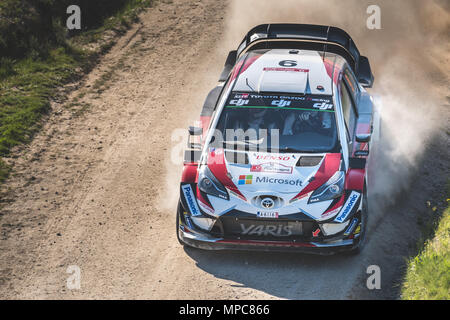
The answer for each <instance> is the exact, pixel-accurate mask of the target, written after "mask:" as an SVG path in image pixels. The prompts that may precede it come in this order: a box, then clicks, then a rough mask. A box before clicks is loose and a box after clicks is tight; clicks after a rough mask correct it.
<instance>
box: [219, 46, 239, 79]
mask: <svg viewBox="0 0 450 320" xmlns="http://www.w3.org/2000/svg"><path fill="white" fill-rule="evenodd" d="M236 59H237V51H236V50H233V51H230V52H229V53H228V57H227V60H226V61H225V67H224V68H223V71H222V73H221V74H220V78H219V82H224V81H227V78H228V75H229V74H230V72H231V69H233V67H234V64H235V63H236Z"/></svg>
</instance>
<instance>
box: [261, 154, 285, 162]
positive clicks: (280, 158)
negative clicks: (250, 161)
mask: <svg viewBox="0 0 450 320" xmlns="http://www.w3.org/2000/svg"><path fill="white" fill-rule="evenodd" d="M290 159H291V157H290V156H274V155H262V154H258V155H256V160H272V161H288V160H290Z"/></svg>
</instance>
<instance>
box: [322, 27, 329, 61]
mask: <svg viewBox="0 0 450 320" xmlns="http://www.w3.org/2000/svg"><path fill="white" fill-rule="evenodd" d="M329 33H330V26H328V28H327V41H326V42H325V45H324V46H323V54H322V60H324V61H325V53H326V52H327V45H328V35H329Z"/></svg>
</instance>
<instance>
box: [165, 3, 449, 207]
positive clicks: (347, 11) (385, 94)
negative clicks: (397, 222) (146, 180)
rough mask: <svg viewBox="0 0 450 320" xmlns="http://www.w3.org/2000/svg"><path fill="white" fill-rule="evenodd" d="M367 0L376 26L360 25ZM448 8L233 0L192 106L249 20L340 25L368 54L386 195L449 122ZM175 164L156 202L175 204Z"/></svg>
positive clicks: (380, 179)
mask: <svg viewBox="0 0 450 320" xmlns="http://www.w3.org/2000/svg"><path fill="white" fill-rule="evenodd" d="M369 5H378V6H379V7H380V9H381V29H380V30H369V29H368V28H367V27H366V22H367V19H368V17H369V14H368V13H367V8H368V6H369ZM449 8H450V1H448V0H443V1H439V0H427V1H421V0H409V1H408V0H404V1H391V0H383V1H366V0H314V1H311V0H278V1H273V0H234V1H233V0H232V1H231V2H230V5H229V7H228V11H227V13H226V15H225V21H224V29H223V33H222V38H221V40H219V41H218V42H217V47H216V48H215V50H213V52H215V54H211V53H209V54H208V57H207V59H206V60H207V61H209V62H208V63H206V64H207V67H205V68H202V69H203V70H205V71H204V72H198V73H196V74H195V79H196V81H198V82H197V87H196V90H193V91H192V92H195V97H196V98H195V99H196V101H195V102H196V106H197V107H200V106H201V102H202V101H200V100H199V97H200V96H201V97H202V98H201V99H204V98H205V97H206V94H207V93H208V91H209V90H210V89H212V88H213V87H214V85H215V83H216V79H217V78H218V76H219V73H220V71H221V68H222V65H223V62H224V60H225V57H226V54H227V52H228V51H229V50H234V49H236V47H237V46H238V44H239V43H240V41H241V40H242V39H243V37H244V35H245V34H246V33H247V32H248V30H250V29H251V28H252V27H254V26H256V25H258V24H262V23H307V24H308V23H309V24H323V25H332V26H336V27H340V28H342V29H344V30H346V31H347V32H348V33H349V34H350V35H351V36H352V38H353V39H354V40H355V42H356V44H357V46H358V48H359V50H360V52H361V54H363V55H366V56H368V57H369V59H370V61H371V65H372V70H373V73H374V75H375V85H374V88H373V89H369V91H370V93H372V94H373V95H374V96H375V97H376V98H377V99H376V101H377V103H378V105H379V108H380V114H381V120H382V140H383V144H382V148H380V150H379V151H380V152H381V153H382V155H381V156H380V157H379V159H378V160H377V165H378V168H377V169H376V174H375V177H374V179H372V180H373V186H372V189H371V190H372V192H373V193H374V194H379V195H381V196H383V197H382V199H383V200H382V202H386V201H387V199H390V200H393V199H394V197H393V196H392V195H394V194H395V193H398V192H399V191H400V190H402V189H403V188H405V187H407V186H408V183H409V178H410V177H411V173H412V172H414V170H415V166H416V164H417V161H418V159H420V156H421V155H422V153H423V150H424V146H425V145H426V144H427V142H428V141H429V139H432V137H433V136H434V135H435V134H437V133H438V132H439V131H440V130H442V128H443V127H445V126H447V127H448V106H447V107H445V104H448V102H447V101H446V97H447V96H449V95H450V94H449V79H448V74H449V69H450V67H449V66H450V64H449V52H450V50H449V49H450V48H449V41H448V40H449V34H450V32H449V31H450V23H449V21H450V11H449ZM220 14H222V13H220ZM203 58H205V57H203ZM212 61H214V63H215V64H214V65H213V63H212ZM219 69H220V70H219ZM187 96H188V95H186V96H185V97H187ZM447 99H448V98H447ZM188 100H193V99H192V98H190V99H188ZM197 100H198V101H197ZM197 107H196V110H197V109H198V112H197V111H195V112H194V111H193V110H191V112H190V113H189V114H186V115H184V116H185V118H184V120H183V121H180V122H179V128H186V127H187V126H188V125H190V124H193V123H194V121H195V120H198V115H199V113H200V108H197ZM443 114H445V115H444V116H443ZM380 145H381V144H380ZM173 146H174V144H173V143H172V147H173ZM177 167H179V168H180V170H179V171H178V170H174V166H173V163H171V164H169V165H168V168H167V172H168V174H167V177H166V182H167V185H166V187H165V188H164V189H165V192H163V194H164V195H163V196H162V197H161V200H162V201H161V205H160V207H162V208H164V209H167V207H171V208H172V207H173V206H174V205H175V204H176V200H177V197H178V194H177V191H175V189H174V186H176V185H178V183H179V178H180V174H179V173H180V172H181V164H178V165H177ZM386 195H389V197H387V196H386ZM175 198H176V199H175ZM172 200H173V201H172Z"/></svg>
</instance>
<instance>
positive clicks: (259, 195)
mask: <svg viewBox="0 0 450 320" xmlns="http://www.w3.org/2000/svg"><path fill="white" fill-rule="evenodd" d="M373 81H374V78H373V75H372V72H371V68H370V64H369V60H368V59H367V58H366V57H364V56H361V55H360V53H359V51H358V49H357V48H356V46H355V44H354V42H353V40H352V39H351V38H350V36H349V35H348V34H347V33H346V32H345V31H343V30H341V29H338V28H334V27H327V26H316V25H299V24H270V25H269V24H266V25H260V26H257V27H255V28H253V29H252V30H251V31H250V32H249V33H248V34H247V35H246V37H245V38H244V40H243V41H242V43H241V44H240V46H239V48H238V50H236V51H232V52H230V54H229V56H228V59H227V62H226V64H225V69H224V71H223V73H222V75H221V77H220V80H219V85H218V86H217V87H216V88H215V89H213V90H212V91H211V92H210V94H209V95H208V97H207V99H206V102H205V104H204V107H203V110H202V114H201V117H200V118H201V119H200V120H201V122H200V123H201V126H199V127H190V128H189V133H190V139H189V144H188V145H189V149H188V150H186V153H185V163H184V169H183V174H182V178H181V184H180V201H179V205H178V210H177V237H178V240H179V241H180V243H182V244H187V245H189V246H192V247H197V248H202V249H245V250H249V249H250V250H257V249H259V250H297V251H307V252H313V253H321V254H329V253H334V252H338V251H349V252H359V251H360V250H361V248H362V246H363V244H364V242H365V241H364V240H365V234H366V225H367V218H368V205H367V203H368V202H367V188H368V186H369V183H368V180H369V174H368V172H369V171H370V161H369V159H370V158H369V142H370V140H371V137H372V134H373V131H374V125H373V118H374V113H375V111H374V109H375V108H374V105H373V102H372V101H373V99H372V97H371V96H370V95H369V94H368V93H367V92H366V90H365V89H364V88H365V87H371V86H372V84H373ZM371 152H372V150H371Z"/></svg>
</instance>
